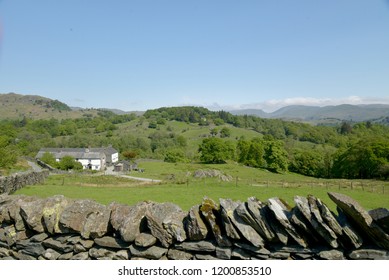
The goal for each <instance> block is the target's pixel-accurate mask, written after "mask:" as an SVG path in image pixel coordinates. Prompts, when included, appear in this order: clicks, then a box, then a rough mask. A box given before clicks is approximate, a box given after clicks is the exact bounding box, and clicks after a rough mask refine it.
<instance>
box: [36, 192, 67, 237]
mask: <svg viewBox="0 0 389 280" xmlns="http://www.w3.org/2000/svg"><path fill="white" fill-rule="evenodd" d="M71 203H72V200H70V199H68V198H65V197H64V196H63V195H56V196H53V197H50V198H48V199H46V201H45V204H44V206H43V210H42V217H43V223H44V226H45V229H46V231H47V232H48V233H49V234H54V233H62V231H61V229H60V227H59V220H60V217H61V214H62V212H63V211H64V209H65V208H66V207H67V206H68V205H70V204H71Z"/></svg>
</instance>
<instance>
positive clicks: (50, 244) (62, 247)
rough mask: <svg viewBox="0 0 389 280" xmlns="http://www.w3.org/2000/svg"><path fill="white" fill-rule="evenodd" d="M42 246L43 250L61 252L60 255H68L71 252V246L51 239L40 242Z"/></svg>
mask: <svg viewBox="0 0 389 280" xmlns="http://www.w3.org/2000/svg"><path fill="white" fill-rule="evenodd" d="M42 245H43V246H44V247H45V248H51V249H53V250H56V251H59V252H62V253H69V252H72V251H73V246H72V245H68V244H63V243H61V242H60V241H58V240H55V239H53V238H49V239H46V240H45V241H43V242H42Z"/></svg>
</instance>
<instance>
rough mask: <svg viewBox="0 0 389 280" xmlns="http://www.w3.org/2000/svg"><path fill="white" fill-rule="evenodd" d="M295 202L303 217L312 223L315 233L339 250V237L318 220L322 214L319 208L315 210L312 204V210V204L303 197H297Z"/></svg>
mask: <svg viewBox="0 0 389 280" xmlns="http://www.w3.org/2000/svg"><path fill="white" fill-rule="evenodd" d="M294 202H295V203H296V207H298V209H299V210H300V212H301V213H302V214H303V216H304V217H305V218H306V219H307V220H308V221H309V222H310V223H311V226H312V227H313V229H314V230H315V232H316V233H317V234H318V235H319V236H320V237H321V238H322V239H323V240H324V241H326V243H327V244H328V245H330V246H331V247H332V248H337V247H338V246H339V244H338V242H337V236H336V235H335V234H334V232H333V231H332V230H331V229H330V228H329V227H328V226H324V223H322V222H319V221H318V220H317V217H319V216H320V212H318V209H317V207H316V208H315V207H314V205H313V203H312V208H311V204H310V203H309V201H308V199H307V198H305V197H302V196H295V197H294ZM311 209H312V210H314V213H312V211H311Z"/></svg>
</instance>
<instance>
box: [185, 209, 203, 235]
mask: <svg viewBox="0 0 389 280" xmlns="http://www.w3.org/2000/svg"><path fill="white" fill-rule="evenodd" d="M184 225H185V229H186V233H187V236H188V239H189V240H192V241H197V240H204V239H205V238H206V237H207V234H208V229H207V226H206V225H205V223H204V221H203V219H202V218H201V214H200V205H195V206H193V207H192V208H190V210H189V213H188V216H187V217H186V218H185V220H184Z"/></svg>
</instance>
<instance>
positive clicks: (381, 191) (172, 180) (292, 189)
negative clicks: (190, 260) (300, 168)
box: [16, 161, 389, 210]
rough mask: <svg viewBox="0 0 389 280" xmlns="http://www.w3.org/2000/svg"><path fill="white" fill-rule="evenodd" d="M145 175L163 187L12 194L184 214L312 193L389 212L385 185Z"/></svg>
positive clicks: (156, 171) (241, 173)
mask: <svg viewBox="0 0 389 280" xmlns="http://www.w3.org/2000/svg"><path fill="white" fill-rule="evenodd" d="M140 167H141V168H144V169H145V172H144V173H132V174H130V175H132V176H137V177H140V176H142V177H146V178H153V179H162V180H163V182H162V183H158V184H150V183H143V182H137V181H133V180H129V179H126V178H119V177H114V176H96V175H52V176H50V177H49V178H48V179H47V180H46V182H45V183H44V184H43V185H36V186H28V187H25V188H23V189H21V190H19V191H17V192H16V194H26V195H35V196H39V197H49V196H53V195H57V194H62V195H64V196H66V197H70V198H77V199H81V198H83V199H93V200H96V201H98V202H100V203H103V204H109V203H111V202H113V201H116V202H119V203H123V204H129V205H133V204H136V203H137V202H139V201H156V202H172V203H175V204H177V205H179V206H180V207H181V208H182V209H184V210H188V209H189V208H190V207H191V206H193V205H196V204H200V203H201V201H202V199H203V197H204V196H208V197H211V198H212V199H214V200H215V201H218V200H219V198H231V199H233V200H241V201H245V200H247V198H248V197H251V196H255V197H257V198H258V199H259V200H261V201H266V200H267V199H269V198H271V197H280V198H283V199H284V200H286V201H287V202H288V203H289V204H291V205H292V206H293V205H294V203H293V197H294V196H295V195H301V196H306V195H308V194H312V195H314V196H316V197H318V198H320V199H322V200H323V201H324V202H325V203H326V204H327V205H328V206H329V207H330V208H331V209H332V210H335V204H334V203H333V202H332V201H331V200H330V199H329V198H328V195H327V192H329V191H333V192H340V193H344V194H346V195H349V196H350V197H352V198H354V199H355V200H357V201H358V202H359V203H360V204H361V205H362V206H363V207H364V208H365V209H374V208H378V207H385V208H389V184H388V182H382V181H362V180H358V181H350V180H348V181H346V180H323V179H315V178H310V177H304V176H301V175H297V174H292V173H288V174H274V173H271V172H268V171H264V170H260V169H255V168H248V167H244V166H240V165H237V164H234V163H230V164H221V165H203V164H172V163H164V162H155V161H154V162H141V163H140ZM198 169H217V170H220V171H222V172H223V173H225V174H227V175H230V176H231V177H232V180H231V181H230V182H224V181H221V180H220V179H218V178H200V179H196V178H194V177H193V172H194V171H195V170H198Z"/></svg>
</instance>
